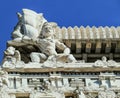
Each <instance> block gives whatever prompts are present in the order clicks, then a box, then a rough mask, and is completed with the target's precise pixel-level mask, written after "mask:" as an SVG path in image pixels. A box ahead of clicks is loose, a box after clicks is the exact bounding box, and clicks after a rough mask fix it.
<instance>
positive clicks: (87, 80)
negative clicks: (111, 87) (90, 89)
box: [85, 78, 91, 86]
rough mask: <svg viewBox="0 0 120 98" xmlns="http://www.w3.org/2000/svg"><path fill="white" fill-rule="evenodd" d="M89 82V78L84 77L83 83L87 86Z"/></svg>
mask: <svg viewBox="0 0 120 98" xmlns="http://www.w3.org/2000/svg"><path fill="white" fill-rule="evenodd" d="M90 82H91V80H90V78H86V79H85V85H86V86H89V83H90Z"/></svg>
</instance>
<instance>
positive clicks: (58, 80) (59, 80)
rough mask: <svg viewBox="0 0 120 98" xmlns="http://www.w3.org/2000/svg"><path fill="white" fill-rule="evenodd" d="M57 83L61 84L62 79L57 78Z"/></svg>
mask: <svg viewBox="0 0 120 98" xmlns="http://www.w3.org/2000/svg"><path fill="white" fill-rule="evenodd" d="M57 85H58V87H61V86H62V79H57Z"/></svg>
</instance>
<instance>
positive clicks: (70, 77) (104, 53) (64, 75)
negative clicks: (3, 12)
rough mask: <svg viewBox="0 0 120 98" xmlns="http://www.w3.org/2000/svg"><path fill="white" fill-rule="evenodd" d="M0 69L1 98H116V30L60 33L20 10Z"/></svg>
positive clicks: (119, 41) (119, 86)
mask: <svg viewBox="0 0 120 98" xmlns="http://www.w3.org/2000/svg"><path fill="white" fill-rule="evenodd" d="M17 15H18V23H17V25H16V26H15V27H14V30H13V32H12V40H10V41H8V42H7V49H6V50H5V51H4V58H3V62H2V66H1V68H0V98H120V27H114V26H112V27H107V26H106V27H102V26H100V27H95V26H93V27H89V26H87V27H83V26H81V27H77V26H75V27H68V28H66V27H59V26H58V25H57V23H55V22H48V21H47V20H46V19H45V18H44V17H43V14H42V13H36V12H34V11H32V10H29V9H23V10H22V13H17Z"/></svg>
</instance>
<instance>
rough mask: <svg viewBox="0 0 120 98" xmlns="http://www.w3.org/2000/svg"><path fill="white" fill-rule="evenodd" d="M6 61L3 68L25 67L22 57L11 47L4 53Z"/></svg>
mask: <svg viewBox="0 0 120 98" xmlns="http://www.w3.org/2000/svg"><path fill="white" fill-rule="evenodd" d="M4 55H5V57H4V60H3V64H2V67H14V66H13V65H23V64H24V62H23V61H21V55H20V52H19V51H18V50H16V49H15V48H14V47H12V46H10V47H8V48H7V49H6V51H5V52H4Z"/></svg>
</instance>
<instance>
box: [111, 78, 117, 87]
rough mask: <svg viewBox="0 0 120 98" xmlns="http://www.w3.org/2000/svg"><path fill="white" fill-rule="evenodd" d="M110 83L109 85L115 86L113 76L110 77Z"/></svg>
mask: <svg viewBox="0 0 120 98" xmlns="http://www.w3.org/2000/svg"><path fill="white" fill-rule="evenodd" d="M110 85H111V87H117V85H116V83H115V77H113V76H112V77H110Z"/></svg>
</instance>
